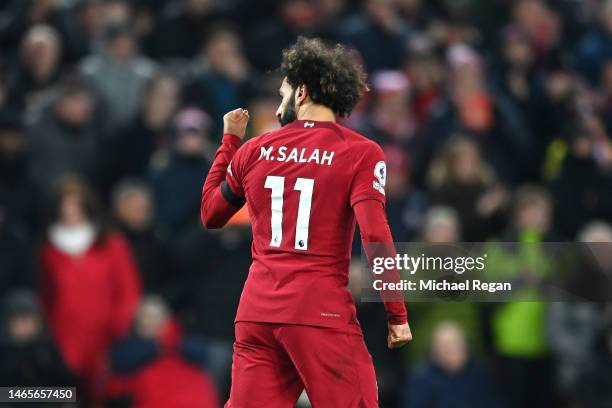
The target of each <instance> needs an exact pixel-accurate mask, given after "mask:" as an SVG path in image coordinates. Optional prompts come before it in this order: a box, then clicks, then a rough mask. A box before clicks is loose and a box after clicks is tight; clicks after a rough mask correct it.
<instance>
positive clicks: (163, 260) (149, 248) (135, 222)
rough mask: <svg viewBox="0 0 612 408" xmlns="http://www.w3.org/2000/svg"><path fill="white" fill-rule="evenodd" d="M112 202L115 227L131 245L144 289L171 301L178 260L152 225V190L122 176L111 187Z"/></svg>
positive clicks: (173, 296)
mask: <svg viewBox="0 0 612 408" xmlns="http://www.w3.org/2000/svg"><path fill="white" fill-rule="evenodd" d="M112 204H113V212H114V216H115V220H116V222H117V224H118V227H119V228H120V229H121V231H122V232H123V233H124V235H125V236H126V238H127V239H128V241H129V243H130V244H131V247H132V251H133V253H134V258H135V259H136V263H137V264H138V268H139V269H140V272H141V275H142V281H143V289H144V291H145V292H146V293H157V294H159V295H162V296H163V297H164V298H165V299H166V300H167V301H172V300H173V299H174V298H175V297H176V295H177V288H176V286H177V282H176V281H177V279H176V275H175V274H174V273H173V271H174V268H173V267H174V266H175V265H176V263H177V262H176V260H175V259H174V257H173V255H172V251H171V248H170V245H169V242H168V240H167V239H166V238H165V236H164V235H163V233H161V232H159V231H158V229H157V228H156V227H155V225H154V222H153V221H154V217H155V208H154V206H153V196H152V193H151V189H150V188H149V186H148V185H147V184H146V183H145V182H143V181H141V180H139V179H130V178H128V179H125V180H123V181H121V182H120V183H119V184H118V185H117V186H116V187H115V189H114V190H113V194H112Z"/></svg>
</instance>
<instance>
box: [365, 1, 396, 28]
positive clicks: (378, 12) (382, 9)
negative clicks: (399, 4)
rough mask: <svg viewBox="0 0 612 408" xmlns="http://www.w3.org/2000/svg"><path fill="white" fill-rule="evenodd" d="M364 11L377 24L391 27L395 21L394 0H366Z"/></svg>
mask: <svg viewBox="0 0 612 408" xmlns="http://www.w3.org/2000/svg"><path fill="white" fill-rule="evenodd" d="M365 11H366V13H367V14H368V15H369V16H370V18H371V19H372V20H373V21H374V22H376V23H377V24H378V25H380V26H382V27H385V28H391V27H392V26H393V25H394V23H395V22H396V21H397V18H398V16H397V9H396V6H395V2H394V0H366V2H365Z"/></svg>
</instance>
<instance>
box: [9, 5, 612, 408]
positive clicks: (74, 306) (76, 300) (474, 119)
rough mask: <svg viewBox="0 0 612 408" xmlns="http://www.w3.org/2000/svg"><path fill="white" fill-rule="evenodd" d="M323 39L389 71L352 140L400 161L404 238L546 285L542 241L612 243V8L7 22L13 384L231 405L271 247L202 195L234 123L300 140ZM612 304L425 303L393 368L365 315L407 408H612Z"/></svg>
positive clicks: (386, 391)
mask: <svg viewBox="0 0 612 408" xmlns="http://www.w3.org/2000/svg"><path fill="white" fill-rule="evenodd" d="M298 35H307V36H317V37H321V38H323V39H325V40H328V41H330V42H341V43H343V44H345V45H346V46H348V47H350V48H351V49H353V50H354V52H353V56H354V58H356V59H359V60H360V61H361V62H362V63H363V65H364V66H365V68H366V70H367V71H368V73H369V84H370V91H369V92H368V93H367V94H366V96H365V97H364V99H363V101H362V102H361V103H360V104H359V105H358V106H357V107H356V109H355V111H354V112H353V114H352V115H351V116H350V117H349V118H347V119H346V120H344V123H345V124H346V125H347V126H349V127H351V128H353V129H356V130H357V131H360V132H361V133H363V134H364V135H366V136H368V137H370V138H372V139H374V140H376V141H377V142H378V143H380V144H381V145H382V146H383V149H384V151H385V155H386V160H387V168H388V178H387V212H388V216H389V222H390V226H391V230H392V232H393V236H394V238H395V240H396V241H419V240H422V241H424V242H431V243H440V242H442V243H452V242H460V241H471V242H483V241H511V242H517V243H519V246H520V245H523V244H524V245H526V246H529V248H531V249H530V250H529V251H527V252H528V253H524V254H521V253H520V251H519V255H516V254H515V255H514V256H513V257H511V258H507V260H508V263H506V264H505V265H506V266H507V265H510V264H511V265H512V267H511V268H506V269H508V270H505V271H504V273H512V274H513V275H512V276H514V277H515V278H517V279H520V278H524V277H525V276H524V275H525V274H526V275H529V278H530V279H532V280H533V279H536V278H534V277H533V275H534V274H536V275H537V273H538V271H540V270H541V268H538V267H535V269H534V266H533V262H532V261H533V259H534V254H533V251H532V249H533V248H537V247H538V244H540V243H543V242H552V241H581V242H608V243H610V242H612V226H611V223H612V139H611V136H612V1H603V0H602V1H597V0H583V1H575V0H514V1H513V0H427V1H425V0H353V1H351V0H280V1H273V0H258V1H249V0H224V1H220V0H131V1H128V0H0V300H1V301H2V303H3V309H2V312H3V313H2V316H1V318H2V326H1V327H0V362H1V364H0V385H22V386H27V385H70V384H78V386H79V398H80V401H81V404H80V405H81V406H95V407H104V406H108V407H147V408H155V407H210V408H213V407H219V406H220V401H223V399H224V398H225V397H226V396H227V392H228V386H229V373H230V366H231V353H232V341H233V318H234V313H235V310H236V306H237V302H238V298H239V295H240V292H241V288H242V284H243V281H244V279H245V277H246V274H247V271H248V266H249V264H250V239H251V236H250V228H249V223H248V214H245V213H239V214H237V215H236V216H235V218H233V219H232V220H231V222H230V225H229V226H228V227H226V228H225V229H223V230H220V231H205V230H204V229H203V228H202V227H201V226H200V224H199V213H198V210H199V203H200V192H201V187H202V183H203V181H204V178H205V177H206V173H207V170H208V167H209V165H210V163H211V159H212V157H213V155H214V152H215V149H216V146H217V144H218V142H219V141H220V139H221V130H222V126H221V125H222V124H221V118H222V115H223V114H224V113H225V112H227V111H229V110H231V109H234V108H236V107H246V108H248V109H249V112H250V114H251V123H250V125H249V134H250V135H252V136H253V135H257V134H261V133H262V132H265V131H268V130H270V129H274V128H276V127H278V124H277V120H276V118H275V116H274V112H275V110H276V107H277V105H278V103H279V102H280V98H279V97H278V87H279V84H280V80H281V78H279V77H278V74H277V71H276V68H277V67H278V64H279V62H280V58H281V50H282V49H283V48H285V47H287V46H289V45H290V44H292V42H294V41H295V39H296V38H297V36H298ZM356 240H357V242H358V236H357V238H356ZM357 246H358V245H356V247H357ZM356 255H357V256H358V255H359V251H358V250H356ZM544 255H545V254H544ZM544 255H543V254H536V255H535V256H536V258H537V257H538V256H539V257H540V258H537V259H540V260H542V262H544V260H543V259H544V258H545V257H544ZM501 259H503V258H501ZM536 264H537V265H540V266H541V265H542V263H541V262H540V263H537V262H536ZM510 269H511V270H510ZM610 270H612V268H610ZM606 300H609V299H608V298H604V299H602V301H600V302H581V303H571V304H569V303H562V302H557V303H549V304H545V303H542V302H509V303H499V304H474V303H467V302H463V303H462V302H456V303H448V302H446V303H443V302H439V303H420V304H409V319H410V321H411V325H412V330H413V333H414V335H415V341H414V343H413V344H411V345H409V346H408V347H406V348H405V349H403V350H400V351H393V352H390V351H388V350H386V349H385V346H386V343H385V334H386V322H385V316H384V310H383V308H382V306H381V305H380V304H372V303H363V304H359V305H358V309H359V312H358V313H359V317H360V321H361V324H362V326H363V329H364V333H365V337H366V342H367V343H368V346H369V348H370V350H371V353H372V355H373V357H374V362H375V365H376V367H377V373H378V377H379V378H378V380H379V381H378V384H379V389H380V398H381V404H382V406H384V407H390V408H391V407H397V408H425V407H427V408H438V407H457V408H462V407H471V408H478V407H483V408H484V407H486V408H494V407H508V408H516V407H521V408H524V407H526V408H529V407H538V408H546V407H572V408H573V407H585V408H591V407H593V408H600V407H601V408H604V407H611V406H612V374H611V373H612V314H611V311H610V307H609V304H608V303H607V302H606Z"/></svg>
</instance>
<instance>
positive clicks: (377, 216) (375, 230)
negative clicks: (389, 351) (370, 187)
mask: <svg viewBox="0 0 612 408" xmlns="http://www.w3.org/2000/svg"><path fill="white" fill-rule="evenodd" d="M353 211H354V212H355V218H356V219H357V223H358V224H359V230H360V232H361V239H362V241H363V246H364V248H365V252H366V256H367V258H368V260H370V261H371V260H372V259H373V258H374V257H378V256H384V257H395V247H394V245H393V237H392V236H391V231H390V229H389V224H388V222H387V214H386V213H385V208H384V207H383V204H382V203H381V202H380V201H378V200H362V201H359V202H358V203H356V204H355V205H354V206H353ZM381 278H382V279H383V280H384V281H386V282H397V281H399V273H398V271H397V270H395V269H394V270H390V271H386V272H385V273H384V274H383V276H382V277H381ZM381 298H382V301H383V303H384V305H385V310H386V311H387V321H388V326H389V335H388V337H387V344H388V346H389V348H397V347H401V346H403V345H404V344H406V343H408V342H409V341H410V340H412V334H411V332H410V327H409V326H408V316H407V312H406V305H405V304H404V297H403V295H402V293H401V292H400V291H383V292H381Z"/></svg>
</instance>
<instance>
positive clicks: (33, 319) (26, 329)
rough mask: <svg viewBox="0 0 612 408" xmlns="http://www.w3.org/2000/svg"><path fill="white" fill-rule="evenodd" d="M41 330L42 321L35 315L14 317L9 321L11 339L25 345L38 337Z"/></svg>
mask: <svg viewBox="0 0 612 408" xmlns="http://www.w3.org/2000/svg"><path fill="white" fill-rule="evenodd" d="M41 329H42V324H41V322H40V319H39V318H38V316H36V315H34V314H25V315H18V316H13V317H12V318H11V319H9V321H8V333H9V337H10V338H11V340H13V341H14V342H16V343H25V342H27V341H29V340H32V339H34V338H36V337H38V335H39V333H40V331H41Z"/></svg>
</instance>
